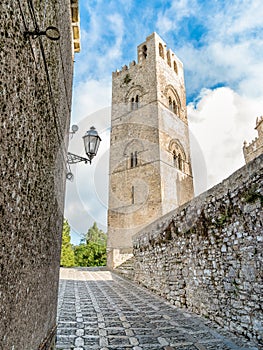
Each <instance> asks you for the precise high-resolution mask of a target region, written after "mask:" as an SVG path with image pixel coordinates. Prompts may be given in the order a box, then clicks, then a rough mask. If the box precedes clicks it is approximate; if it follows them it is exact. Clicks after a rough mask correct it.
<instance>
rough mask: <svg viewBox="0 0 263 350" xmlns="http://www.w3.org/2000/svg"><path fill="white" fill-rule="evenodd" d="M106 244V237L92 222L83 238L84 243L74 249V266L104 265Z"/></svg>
mask: <svg viewBox="0 0 263 350" xmlns="http://www.w3.org/2000/svg"><path fill="white" fill-rule="evenodd" d="M106 243H107V235H106V234H105V233H104V232H103V231H102V230H100V229H99V228H98V226H97V224H96V222H94V224H93V226H92V227H91V228H90V229H89V230H88V232H87V234H86V236H85V241H84V242H82V243H81V244H79V245H78V246H76V247H75V248H74V254H75V263H76V265H77V266H104V265H106Z"/></svg>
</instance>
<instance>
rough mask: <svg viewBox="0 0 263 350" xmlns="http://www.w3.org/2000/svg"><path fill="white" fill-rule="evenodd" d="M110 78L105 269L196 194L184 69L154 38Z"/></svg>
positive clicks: (118, 263) (128, 254) (120, 260)
mask: <svg viewBox="0 0 263 350" xmlns="http://www.w3.org/2000/svg"><path fill="white" fill-rule="evenodd" d="M137 50H138V63H137V64H136V63H135V61H133V62H132V63H130V65H129V67H127V66H124V67H123V68H122V70H121V71H116V72H114V73H113V76H112V115H111V146H110V189H109V210H108V246H107V264H108V267H110V268H114V267H117V266H118V265H120V264H121V263H123V262H124V261H125V260H127V259H128V258H129V257H131V256H132V236H133V235H134V234H136V233H137V232H138V231H139V230H141V229H142V228H143V227H144V226H146V225H148V224H149V223H150V222H152V221H153V220H155V219H157V218H158V217H161V216H163V215H164V214H166V213H168V212H169V211H171V210H173V209H175V208H176V207H178V206H180V205H181V204H184V203H185V202H187V201H189V200H191V199H192V198H193V195H194V190H193V178H192V170H191V160H190V145H189V130H188V122H187V112H186V96H185V85H184V72H183V64H182V62H181V61H180V60H179V59H178V58H177V57H176V55H175V54H174V53H173V52H172V51H171V50H167V49H166V44H165V42H164V41H163V40H162V39H161V38H160V37H159V36H158V35H157V34H156V33H153V34H151V35H150V36H149V37H147V39H146V41H145V42H144V43H142V44H141V45H139V46H138V48H137Z"/></svg>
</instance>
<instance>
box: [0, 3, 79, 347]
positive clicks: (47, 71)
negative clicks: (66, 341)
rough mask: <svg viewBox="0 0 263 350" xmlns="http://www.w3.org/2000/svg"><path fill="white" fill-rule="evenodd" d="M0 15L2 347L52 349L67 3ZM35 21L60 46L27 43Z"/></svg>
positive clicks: (68, 69)
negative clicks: (56, 33) (54, 31)
mask: <svg viewBox="0 0 263 350" xmlns="http://www.w3.org/2000/svg"><path fill="white" fill-rule="evenodd" d="M0 12H1V33H0V34H1V44H0V45H1V53H0V54H1V88H0V95H1V116H0V120H1V131H0V132H1V144H0V159H1V161H0V163H1V191H0V243H1V246H0V300H1V303H0V314H1V325H0V348H1V349H12V350H36V349H49V348H50V347H51V346H52V344H53V342H54V335H55V331H56V307H57V290H58V277H59V261H60V245H61V231H62V222H63V205H64V186H65V161H66V158H65V152H66V146H67V130H68V126H69V118H70V108H71V107H70V106H71V85H72V32H71V18H70V16H71V14H70V1H62V0H55V1H51V0H47V1H36V0H32V1H31V0H28V1H24V0H15V1H10V0H2V1H1V8H0ZM34 15H35V18H34ZM36 23H37V24H38V26H39V28H40V29H41V30H43V29H46V28H47V27H48V26H51V25H52V26H55V27H57V28H58V29H59V32H60V35H61V37H60V40H59V41H51V40H49V39H48V38H47V37H46V36H41V37H39V38H32V37H28V38H26V37H25V36H24V32H25V30H26V28H27V29H28V30H30V31H33V30H34V29H35V28H36ZM50 34H51V33H50ZM44 58H45V60H44Z"/></svg>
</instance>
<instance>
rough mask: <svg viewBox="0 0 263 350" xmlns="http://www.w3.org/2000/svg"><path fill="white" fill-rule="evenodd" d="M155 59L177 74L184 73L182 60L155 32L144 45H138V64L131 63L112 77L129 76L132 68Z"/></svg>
mask: <svg viewBox="0 0 263 350" xmlns="http://www.w3.org/2000/svg"><path fill="white" fill-rule="evenodd" d="M153 59H154V60H156V61H157V60H159V62H161V61H163V62H165V63H166V64H167V65H168V66H170V69H171V70H172V71H173V72H174V73H176V74H178V73H179V71H180V72H182V70H183V63H182V62H181V61H180V59H179V58H178V57H177V56H176V55H175V53H174V52H173V51H172V50H171V49H167V45H166V43H165V42H164V41H163V39H162V38H161V37H160V36H159V35H158V34H157V33H155V32H154V33H152V34H151V35H149V36H148V37H147V38H146V40H145V41H144V42H143V43H141V44H140V45H138V47H137V63H136V61H132V62H130V63H129V65H124V66H123V67H122V68H121V70H118V69H117V70H116V71H115V72H113V73H112V75H113V77H116V76H119V75H122V74H127V71H128V70H129V69H131V68H132V67H134V66H137V65H141V64H143V63H145V62H147V61H151V60H153Z"/></svg>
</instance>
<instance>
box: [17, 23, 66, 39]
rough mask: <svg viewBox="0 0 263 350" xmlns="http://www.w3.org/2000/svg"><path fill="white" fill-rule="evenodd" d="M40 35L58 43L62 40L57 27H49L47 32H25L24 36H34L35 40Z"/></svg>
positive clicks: (37, 30)
mask: <svg viewBox="0 0 263 350" xmlns="http://www.w3.org/2000/svg"><path fill="white" fill-rule="evenodd" d="M40 35H45V36H46V37H47V38H48V39H50V40H53V41H57V40H59V39H60V33H59V30H58V28H57V27H54V26H49V27H47V28H46V30H39V29H35V30H34V31H29V30H27V31H25V32H24V36H25V37H26V38H27V37H29V36H32V38H33V39H36V38H38V37H39V36H40Z"/></svg>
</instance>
